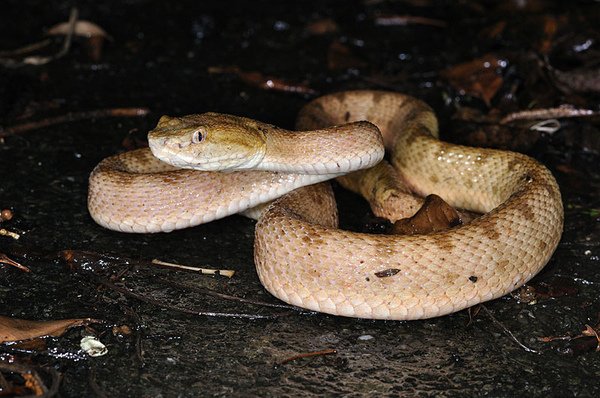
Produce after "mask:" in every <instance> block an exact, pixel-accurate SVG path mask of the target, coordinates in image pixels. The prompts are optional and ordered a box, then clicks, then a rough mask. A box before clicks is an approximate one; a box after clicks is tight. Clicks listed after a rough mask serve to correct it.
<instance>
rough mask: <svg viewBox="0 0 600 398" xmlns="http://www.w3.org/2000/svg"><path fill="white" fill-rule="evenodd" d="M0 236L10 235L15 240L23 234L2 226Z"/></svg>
mask: <svg viewBox="0 0 600 398" xmlns="http://www.w3.org/2000/svg"><path fill="white" fill-rule="evenodd" d="M0 236H8V237H9V238H13V239H14V240H17V239H19V238H20V237H21V235H19V234H18V233H16V232H12V231H9V230H8V229H4V228H0Z"/></svg>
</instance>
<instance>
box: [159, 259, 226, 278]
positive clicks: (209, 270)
mask: <svg viewBox="0 0 600 398" xmlns="http://www.w3.org/2000/svg"><path fill="white" fill-rule="evenodd" d="M151 262H152V264H156V265H161V266H163V267H167V268H175V269H179V270H185V271H194V272H198V273H200V274H202V275H223V276H226V277H228V278H231V277H232V276H233V275H234V274H235V271H233V270H230V269H212V268H200V267H192V266H189V265H181V264H175V263H168V262H166V261H161V260H158V259H156V258H155V259H153V260H152V261H151Z"/></svg>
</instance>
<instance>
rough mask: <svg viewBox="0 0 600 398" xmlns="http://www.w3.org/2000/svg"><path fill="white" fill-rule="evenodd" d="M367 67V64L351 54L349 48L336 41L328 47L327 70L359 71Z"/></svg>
mask: <svg viewBox="0 0 600 398" xmlns="http://www.w3.org/2000/svg"><path fill="white" fill-rule="evenodd" d="M366 66H367V63H366V62H365V61H363V60H362V59H360V58H358V57H357V56H356V55H354V54H352V51H351V50H350V48H349V47H348V46H346V45H344V44H342V43H340V42H339V41H338V40H335V41H333V42H332V43H331V45H330V46H329V50H328V51H327V69H329V70H341V69H352V68H356V69H360V68H364V67H366Z"/></svg>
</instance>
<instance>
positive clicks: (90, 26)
mask: <svg viewBox="0 0 600 398" xmlns="http://www.w3.org/2000/svg"><path fill="white" fill-rule="evenodd" d="M69 29H70V26H69V23H68V22H62V23H59V24H57V25H54V26H53V27H51V28H50V29H48V31H47V32H46V34H47V35H50V36H60V35H68V34H69ZM73 34H75V35H76V36H81V37H86V38H88V39H89V38H90V37H93V36H100V37H104V38H106V39H110V38H111V37H110V36H109V35H108V33H106V31H104V29H102V28H101V27H100V26H98V25H96V24H95V23H93V22H90V21H86V20H83V19H80V20H79V21H77V22H76V23H75V27H74V31H73Z"/></svg>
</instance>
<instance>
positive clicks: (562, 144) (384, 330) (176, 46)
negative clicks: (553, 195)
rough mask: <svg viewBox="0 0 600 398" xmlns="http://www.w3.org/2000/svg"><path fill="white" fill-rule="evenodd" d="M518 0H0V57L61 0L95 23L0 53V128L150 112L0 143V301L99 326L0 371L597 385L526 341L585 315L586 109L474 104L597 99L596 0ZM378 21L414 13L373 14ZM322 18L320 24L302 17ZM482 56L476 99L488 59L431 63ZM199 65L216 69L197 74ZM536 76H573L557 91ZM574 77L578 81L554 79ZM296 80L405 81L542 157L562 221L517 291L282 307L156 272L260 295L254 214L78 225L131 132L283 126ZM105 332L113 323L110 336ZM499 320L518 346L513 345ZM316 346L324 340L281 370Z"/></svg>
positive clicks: (211, 390) (349, 215) (70, 379)
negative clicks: (349, 306)
mask: <svg viewBox="0 0 600 398" xmlns="http://www.w3.org/2000/svg"><path fill="white" fill-rule="evenodd" d="M517 3H518V2H500V1H498V2H491V1H484V2H438V1H427V0H425V1H406V2H402V1H377V0H371V1H368V0H367V1H362V2H360V1H337V2H336V1H297V2H284V1H281V2H275V1H262V2H246V1H220V2H217V1H211V2H195V1H179V2H159V1H125V2H102V1H98V2H84V1H82V2H68V1H65V2H60V1H58V2H34V1H13V0H10V1H4V2H2V4H0V7H1V8H0V51H8V50H14V49H17V48H20V47H22V46H25V45H27V44H30V43H33V42H37V41H39V40H42V39H43V38H44V32H45V31H46V30H47V29H48V28H50V27H52V26H53V25H55V24H57V23H59V22H62V21H66V20H67V19H68V16H69V10H70V9H71V7H72V6H76V7H77V8H78V10H79V17H80V18H81V19H85V20H90V21H93V22H94V23H96V24H98V25H99V26H101V27H102V28H103V29H105V30H106V31H107V32H108V34H109V35H110V36H111V40H108V41H106V42H105V43H104V47H103V51H102V53H101V54H100V56H99V57H98V58H95V59H94V58H92V57H91V56H90V54H89V46H90V44H89V41H88V40H86V39H84V38H81V37H79V38H75V39H74V42H73V46H72V48H71V49H70V51H69V53H68V54H67V55H65V56H64V57H62V58H60V59H57V60H55V61H52V62H50V63H47V64H45V65H39V66H34V65H28V64H24V63H23V61H24V59H23V57H22V56H20V55H15V54H5V53H3V54H0V60H1V61H2V65H3V66H0V126H2V127H3V129H4V131H6V130H7V129H9V128H10V127H14V126H16V125H20V124H21V123H24V122H27V121H39V120H47V118H50V117H53V116H57V115H65V114H67V113H69V112H81V111H90V110H97V109H104V108H120V107H147V108H149V110H150V113H149V114H148V115H147V116H144V117H138V118H133V117H131V118H126V117H124V118H106V117H96V118H88V119H85V120H81V121H75V122H71V123H67V122H65V123H58V124H54V125H50V126H46V127H43V128H39V129H34V130H29V131H25V132H23V133H20V134H14V135H10V136H7V137H5V138H4V141H3V142H2V143H0V208H2V209H11V210H12V211H13V212H14V214H15V216H14V218H13V219H12V220H11V221H7V222H3V223H2V224H0V228H6V229H9V230H12V231H16V232H19V233H21V234H22V236H21V239H19V240H18V241H15V240H12V239H10V238H8V237H4V236H0V252H2V253H5V254H6V255H8V256H9V257H10V258H12V259H14V260H17V261H19V262H21V263H22V264H24V265H27V266H29V267H30V268H31V270H32V272H31V273H23V272H21V271H18V270H17V269H15V268H13V267H8V266H2V265H0V315H5V316H10V317H15V318H24V319H36V320H50V319H61V318H77V317H93V318H97V319H101V320H103V321H104V322H105V323H102V324H94V325H90V326H89V327H88V328H87V329H84V328H74V329H72V330H70V331H68V332H67V333H66V334H65V335H63V336H62V337H59V338H58V337H57V338H47V339H45V340H43V341H41V342H39V343H37V344H35V345H33V346H21V345H14V344H4V345H0V364H7V363H16V364H20V365H23V366H25V367H26V368H29V369H36V370H37V371H38V372H40V374H41V375H42V378H43V380H44V381H45V382H46V383H47V384H48V385H50V384H52V382H51V377H50V376H51V374H52V373H53V372H52V369H54V370H56V371H58V372H59V373H60V374H61V375H62V378H61V382H60V383H61V384H60V389H59V394H60V396H62V397H77V396H90V395H93V394H95V395H98V396H103V395H105V396H140V397H141V396H144V397H146V396H148V397H150V396H164V397H171V396H277V397H281V396H308V395H319V396H336V395H344V396H448V397H454V396H460V397H463V396H491V397H509V396H531V397H547V396H590V397H591V396H598V394H600V383H599V382H598V377H599V376H600V360H599V359H598V353H596V352H594V351H593V350H594V349H595V347H596V345H595V342H594V341H595V340H594V338H593V337H591V338H585V339H575V340H569V339H567V340H557V341H554V342H550V343H548V342H543V341H540V339H539V338H540V337H549V336H577V335H579V334H580V333H581V332H582V331H583V330H584V329H585V325H590V326H596V325H597V324H598V323H599V322H600V320H599V319H598V318H599V313H600V303H599V301H598V284H599V283H600V279H599V277H598V274H597V272H596V270H597V267H598V265H599V264H600V257H599V256H600V249H599V248H598V240H599V237H600V228H599V225H600V222H599V221H600V215H599V213H598V209H599V208H600V200H599V191H600V190H599V187H600V178H599V175H598V162H599V160H600V156H599V153H600V138H599V137H600V132H599V131H598V119H597V118H595V119H594V118H572V119H560V124H561V129H560V130H558V131H557V132H555V133H553V134H540V133H536V132H532V131H531V130H529V126H530V125H531V124H533V123H534V122H537V121H526V122H524V123H517V124H516V125H514V126H511V127H510V128H499V127H498V124H497V123H494V122H490V121H489V120H488V119H485V117H491V118H492V120H496V121H497V120H498V117H497V116H494V115H505V114H508V113H510V112H514V111H518V110H525V109H529V108H551V107H556V106H559V105H561V104H571V105H573V106H575V107H577V108H589V109H595V110H597V109H598V91H597V87H598V82H597V81H594V78H593V76H594V72H596V73H597V72H598V69H597V68H598V65H599V64H600V62H598V61H599V60H600V58H599V56H598V54H599V46H598V40H599V32H598V29H597V27H598V26H600V25H599V22H600V18H598V16H599V10H598V9H599V5H598V3H597V2H592V1H587V2H586V1H582V2H555V3H552V2H548V3H545V2H537V1H524V2H520V3H521V6H519V5H518V4H517ZM386 15H387V16H389V15H396V16H412V17H415V16H418V17H425V18H429V20H419V19H414V18H413V19H409V21H410V23H409V24H407V25H401V26H381V25H379V24H378V21H379V23H381V21H382V20H381V19H378V18H381V17H382V16H386ZM327 18H329V19H331V20H332V22H333V23H334V26H335V27H336V29H331V30H330V31H328V32H326V33H318V32H315V31H314V27H313V28H311V24H313V23H315V22H317V23H319V22H320V23H323V20H324V19H327ZM432 20H433V22H432ZM440 22H441V24H440ZM61 45H62V38H54V39H52V42H51V43H50V44H49V46H47V47H45V48H43V49H41V50H40V51H39V52H37V53H36V54H38V55H39V54H46V55H48V54H52V53H53V52H55V51H57V50H58V49H59V48H60V47H61ZM490 54H491V56H492V57H493V58H492V59H494V60H499V62H498V64H497V65H495V66H494V65H492V68H491V79H492V81H493V82H499V84H500V85H499V88H498V91H497V92H495V93H494V94H493V95H492V94H490V93H489V91H488V90H489V87H490V86H492V85H493V83H492V81H490V80H489V79H490V74H489V73H488V74H485V73H483V74H482V75H481V76H480V77H478V76H475V82H477V81H478V80H477V79H480V83H481V86H482V87H483V89H482V90H480V91H479V92H478V91H477V90H473V89H472V86H473V84H472V82H471V85H468V84H461V83H460V82H458V83H457V82H456V81H452V79H451V78H450V77H448V76H449V75H448V72H447V71H448V70H449V69H450V68H451V67H452V66H455V65H459V64H461V63H464V62H469V61H472V60H477V59H480V58H481V57H483V56H486V55H490ZM234 66H235V67H237V68H239V70H241V71H244V72H250V71H256V72H259V75H258V78H257V76H256V75H254V77H252V76H248V75H244V74H243V73H239V72H238V73H236V72H235V71H234V70H232V69H231V67H234ZM210 67H221V68H229V71H230V72H233V73H209V68H210ZM480 69H486V68H485V66H481V67H479V70H480ZM555 69H556V70H559V71H562V72H565V73H571V74H570V75H568V77H569V78H568V79H567V83H564V82H563V81H562V80H561V79H560V77H561V76H562V75H560V74H558V73H555ZM260 74H262V75H260ZM466 74H467V75H469V73H466ZM463 75H465V73H464V72H463ZM265 76H274V77H276V78H278V79H282V80H284V81H286V82H288V83H289V84H288V85H287V86H286V85H283V88H287V91H285V90H284V91H276V90H266V89H264V88H261V87H260V85H261V82H264V81H265V80H268V79H267V78H266V77H265ZM590 76H591V77H590ZM463 78H464V76H463ZM244 79H245V80H244ZM486 79H487V80H486ZM498 79H499V80H498ZM577 79H580V80H581V81H582V82H583V83H582V84H581V86H582V87H583V88H582V87H580V86H577V85H576V84H575V83H573V82H574V81H575V80H577ZM596 79H597V77H596ZM578 81H579V80H577V82H578ZM465 85H467V86H469V87H470V88H471V89H465ZM297 86H300V87H301V88H303V89H306V88H307V87H310V88H311V89H313V90H315V91H316V92H319V93H328V92H333V91H339V90H343V89H350V88H378V89H389V90H395V91H400V92H405V93H409V94H412V95H414V96H416V97H419V98H421V99H424V100H425V101H427V102H428V103H430V104H431V105H432V106H433V107H434V109H435V110H436V112H438V114H439V116H440V119H441V126H442V134H443V135H444V137H445V138H446V139H448V140H452V141H458V142H467V143H469V144H478V145H488V146H499V147H509V148H512V149H516V150H520V151H524V152H526V153H528V154H529V155H531V156H534V157H536V158H537V159H539V160H540V161H542V162H544V163H545V164H546V165H547V166H548V167H549V168H550V169H551V170H552V171H553V172H554V174H555V175H556V177H557V179H558V181H559V184H560V185H561V190H562V193H563V199H564V202H565V212H566V214H565V233H564V236H563V240H562V241H561V243H560V245H559V247H558V249H557V251H556V253H555V255H554V256H553V258H552V259H551V260H550V262H549V264H548V265H547V267H546V268H545V269H544V270H543V271H542V273H541V274H540V275H538V276H537V277H536V278H534V280H533V281H532V282H531V283H530V284H529V287H530V289H529V293H531V295H532V296H533V302H532V301H531V299H529V300H527V299H524V298H523V296H515V295H509V296H506V297H503V298H501V299H498V300H495V301H493V302H490V303H487V304H485V308H486V309H485V310H480V311H479V312H478V313H476V314H475V315H474V316H473V317H471V316H470V314H469V313H468V312H467V311H462V312H459V313H456V314H453V315H449V316H445V317H441V318H436V319H431V320H424V321H412V322H391V321H390V322H383V321H371V320H357V319H346V318H339V317H333V316H326V315H320V314H307V313H301V312H300V313H298V312H291V313H289V312H286V311H285V310H281V309H277V308H266V307H260V306H252V305H246V304H243V303H240V302H235V301H234V302H232V301H225V300H223V299H219V298H215V297H211V296H207V295H204V294H200V293H199V292H196V291H193V290H191V288H188V289H182V288H178V287H174V286H173V285H172V284H169V281H175V282H186V283H187V286H188V287H189V286H191V287H201V288H207V289H212V290H215V291H218V292H223V293H227V294H231V295H235V296H239V297H246V298H251V299H257V300H264V301H268V302H271V303H277V300H276V299H274V298H272V297H271V296H270V295H269V294H268V293H266V292H265V291H264V289H263V288H262V287H261V285H260V283H259V281H258V278H257V276H256V273H255V271H254V266H253V260H252V242H253V225H254V222H253V221H250V220H247V219H245V218H242V217H239V216H233V217H229V218H227V219H224V220H220V221H216V222H213V223H210V224H208V225H204V226H200V227H196V228H192V229H189V230H184V231H177V232H173V233H170V234H158V235H125V234H121V233H116V232H112V231H108V230H105V229H103V228H101V227H99V226H98V225H96V224H95V223H94V222H93V221H92V220H91V218H90V216H89V215H88V213H87V209H86V195H87V178H88V176H89V173H90V172H91V170H92V169H93V167H94V166H95V165H96V164H97V163H98V162H99V161H100V160H101V159H102V158H104V157H107V156H109V155H112V154H115V153H118V152H120V151H124V150H126V149H128V148H131V147H134V146H138V145H143V141H144V134H145V132H146V131H148V130H149V129H151V128H152V127H153V126H154V125H155V124H156V121H157V120H158V118H159V117H160V116H161V115H162V114H169V115H184V114H189V113H200V112H205V111H217V112H225V113H232V114H238V115H244V116H248V117H253V118H256V119H259V120H262V121H265V122H269V123H273V124H277V125H280V126H282V127H285V128H292V127H293V125H294V118H295V114H296V112H297V111H298V109H299V108H300V107H301V106H302V105H303V104H304V103H306V102H307V101H308V100H309V99H310V98H312V97H314V95H312V94H303V93H295V92H293V91H294V90H293V88H294V87H297ZM482 91H483V93H482ZM490 96H491V97H490ZM486 100H487V102H488V103H486ZM465 111H468V112H467V113H468V115H471V116H464V112H465ZM469 112H471V113H469ZM473 114H476V115H478V116H477V117H475V116H473ZM460 115H463V116H460ZM490 115H491V116H490ZM494 117H495V118H496V119H494ZM478 118H479V119H478ZM481 118H484V120H483V121H482V119H481ZM538 121H539V120H538ZM527 123H528V124H527ZM336 191H337V192H338V198H339V201H340V206H341V212H342V217H343V221H342V222H343V225H344V226H345V227H347V228H353V229H359V228H361V226H362V225H363V224H364V223H365V220H366V219H368V209H367V207H366V205H365V204H364V203H362V202H361V200H360V199H359V198H357V197H355V196H353V195H351V194H348V193H344V192H341V190H339V189H336ZM66 249H73V250H84V251H87V252H90V253H88V257H86V258H87V261H85V262H84V264H85V265H87V266H89V267H90V268H91V270H83V269H82V268H77V267H75V268H76V269H75V270H73V269H70V268H68V267H67V266H66V264H65V261H64V255H61V254H60V251H62V250H66ZM75 253H78V254H77V255H78V256H79V257H78V258H80V257H81V256H82V255H81V253H80V252H75ZM106 255H110V257H106ZM152 258H161V259H163V260H167V261H169V260H170V261H177V262H180V263H183V264H198V265H209V266H212V267H215V268H230V269H235V270H236V271H237V273H236V275H235V276H234V277H233V278H232V279H226V278H222V277H215V278H212V277H203V276H199V275H194V274H189V273H183V272H174V271H165V270H162V269H157V268H154V267H150V266H148V265H147V264H146V263H145V261H146V260H149V259H152ZM79 264H81V263H79ZM71 265H73V264H71ZM111 277H112V279H111ZM97 278H102V280H111V281H112V282H114V283H117V284H118V285H119V286H126V287H127V288H128V289H131V290H132V291H134V292H136V293H138V294H143V295H145V296H146V297H151V298H153V299H156V300H159V301H160V302H162V303H165V304H168V305H171V306H178V307H185V308H188V309H192V310H203V311H220V312H227V313H246V314H255V315H267V316H271V315H272V316H273V318H271V319H255V320H248V319H237V318H223V317H210V316H193V315H184V314H180V313H178V312H176V311H173V310H172V309H168V308H160V307H158V306H156V305H151V304H148V303H142V302H141V301H139V300H136V299H134V298H132V297H127V296H125V295H123V294H122V293H119V292H117V291H115V290H114V289H110V288H108V287H106V285H102V284H101V283H99V282H98V279H97ZM165 279H166V280H165ZM531 295H530V296H531ZM527 301H529V302H527ZM472 315H473V314H472ZM122 325H127V326H128V327H129V328H130V329H131V333H123V332H122V329H121V331H113V326H122ZM507 331H510V332H511V333H512V334H513V335H514V337H515V338H516V339H518V341H520V342H521V343H522V344H524V345H525V346H527V347H530V348H531V349H533V350H535V351H536V352H535V353H533V352H528V351H526V350H525V349H524V348H522V347H521V346H519V345H518V344H517V342H516V341H515V340H514V339H513V338H512V337H511V336H510V335H509V333H508V332H507ZM87 334H96V335H97V336H99V339H100V340H101V341H102V342H103V343H105V344H106V345H107V346H108V349H109V352H108V354H107V355H105V356H103V357H98V358H90V357H88V356H87V355H86V354H85V353H83V352H82V351H80V349H79V341H80V339H81V336H83V335H87ZM365 336H366V337H365ZM325 349H335V350H336V351H337V354H335V355H328V356H318V357H314V358H308V359H299V360H294V361H290V362H288V363H285V364H282V362H284V361H285V360H286V359H287V358H290V357H293V356H294V355H296V354H301V353H307V352H312V351H319V350H325ZM3 372H4V373H5V374H6V375H8V376H10V377H16V378H17V379H18V377H17V376H15V373H14V372H13V373H11V372H9V371H3ZM8 376H7V377H8Z"/></svg>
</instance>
